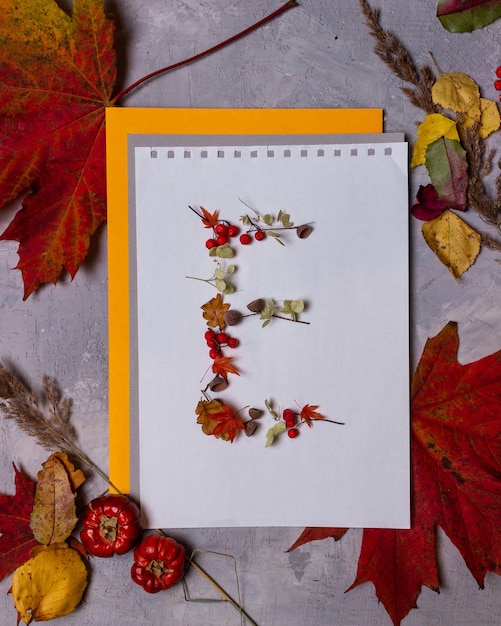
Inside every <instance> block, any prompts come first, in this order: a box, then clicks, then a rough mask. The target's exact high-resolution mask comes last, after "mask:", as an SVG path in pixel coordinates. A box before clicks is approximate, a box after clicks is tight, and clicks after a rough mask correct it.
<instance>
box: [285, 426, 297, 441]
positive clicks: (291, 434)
mask: <svg viewBox="0 0 501 626" xmlns="http://www.w3.org/2000/svg"><path fill="white" fill-rule="evenodd" d="M287 434H288V435H289V437H290V438H291V439H295V438H296V437H297V436H298V435H299V430H298V429H297V428H289V430H288V431H287Z"/></svg>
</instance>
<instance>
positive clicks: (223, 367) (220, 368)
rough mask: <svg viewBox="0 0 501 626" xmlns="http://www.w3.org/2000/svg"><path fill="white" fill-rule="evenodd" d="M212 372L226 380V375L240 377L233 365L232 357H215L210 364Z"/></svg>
mask: <svg viewBox="0 0 501 626" xmlns="http://www.w3.org/2000/svg"><path fill="white" fill-rule="evenodd" d="M212 371H213V372H214V374H217V375H218V376H222V377H223V378H228V374H236V375H237V376H240V372H239V371H238V370H237V368H236V367H235V366H234V365H233V357H232V356H217V357H216V358H215V359H214V363H213V364H212Z"/></svg>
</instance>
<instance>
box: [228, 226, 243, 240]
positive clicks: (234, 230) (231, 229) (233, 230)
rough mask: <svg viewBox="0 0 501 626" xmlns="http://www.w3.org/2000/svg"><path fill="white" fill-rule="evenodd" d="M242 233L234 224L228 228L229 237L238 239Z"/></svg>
mask: <svg viewBox="0 0 501 626" xmlns="http://www.w3.org/2000/svg"><path fill="white" fill-rule="evenodd" d="M239 232H240V228H239V227H238V226H235V225H234V224H230V225H229V226H228V237H236V236H237V235H238V233H239Z"/></svg>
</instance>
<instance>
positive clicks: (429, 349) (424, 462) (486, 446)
mask: <svg viewBox="0 0 501 626" xmlns="http://www.w3.org/2000/svg"><path fill="white" fill-rule="evenodd" d="M458 345H459V341H458V335H457V327H456V324H454V323H449V324H448V325H447V326H445V328H444V329H443V330H442V331H441V332H440V333H439V334H438V335H437V336H436V337H434V338H433V339H430V340H429V341H428V342H427V344H426V348H425V350H424V352H423V355H422V357H421V361H420V363H419V366H418V368H417V371H416V373H415V375H414V378H413V381H412V459H413V462H412V487H413V496H412V528H411V529H410V530H385V529H365V530H364V535H363V541H362V549H361V553H360V558H359V562H358V571H357V575H356V578H355V581H354V582H353V584H352V585H351V587H350V588H349V589H350V590H351V589H354V588H355V587H357V586H358V585H360V584H362V583H365V582H372V583H373V584H374V586H375V589H376V595H377V597H378V599H379V600H380V601H381V602H382V603H383V604H384V606H385V608H386V610H387V612H388V614H389V615H390V617H391V619H392V621H393V623H394V624H395V625H397V624H400V623H401V621H402V620H403V619H404V617H405V616H406V615H407V613H408V612H409V611H410V610H411V609H412V608H414V607H416V606H417V604H416V601H417V597H418V595H419V593H420V590H421V587H422V586H426V587H429V588H430V589H432V590H434V591H438V590H439V577H438V573H437V562H436V555H435V540H436V526H440V527H441V528H442V529H443V530H444V531H445V533H446V534H447V536H448V537H449V539H450V540H451V541H452V543H453V544H454V545H455V546H456V547H457V548H458V550H459V551H460V553H461V555H462V557H463V558H464V560H465V563H466V565H467V566H468V568H469V570H470V571H471V573H472V574H473V576H474V578H475V580H476V581H477V583H478V585H479V586H480V587H483V585H484V579H485V575H486V573H487V572H495V573H497V574H501V428H500V425H501V417H500V415H501V351H499V352H496V353H495V354H493V355H491V356H488V357H485V358H483V359H481V360H479V361H476V362H474V363H470V364H467V365H460V364H459V363H458V361H457V350H458ZM345 532H346V529H341V528H306V529H305V530H304V531H303V533H302V534H301V536H300V537H299V538H298V540H297V541H296V542H295V543H294V545H293V546H292V547H291V549H294V548H297V547H299V546H300V545H302V544H304V543H306V542H308V541H312V540H316V539H324V538H326V537H334V538H335V539H340V538H341V537H342V536H343V534H344V533H345Z"/></svg>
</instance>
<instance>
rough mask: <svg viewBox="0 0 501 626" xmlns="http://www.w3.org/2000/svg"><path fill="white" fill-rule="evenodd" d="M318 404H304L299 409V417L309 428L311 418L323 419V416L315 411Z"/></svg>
mask: <svg viewBox="0 0 501 626" xmlns="http://www.w3.org/2000/svg"><path fill="white" fill-rule="evenodd" d="M317 409H318V404H315V405H310V404H305V405H304V407H303V408H302V409H301V413H300V414H299V417H300V419H302V420H303V421H304V422H306V424H308V426H309V427H310V428H311V420H323V419H325V416H324V415H322V414H321V413H318V412H317Z"/></svg>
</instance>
